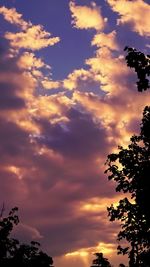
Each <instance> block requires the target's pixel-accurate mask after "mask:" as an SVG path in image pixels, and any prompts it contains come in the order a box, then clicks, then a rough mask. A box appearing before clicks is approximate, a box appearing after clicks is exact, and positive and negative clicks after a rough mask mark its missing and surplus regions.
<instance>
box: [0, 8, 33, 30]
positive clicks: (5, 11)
mask: <svg viewBox="0 0 150 267" xmlns="http://www.w3.org/2000/svg"><path fill="white" fill-rule="evenodd" d="M0 14H2V15H3V16H4V18H5V20H7V21H8V22H10V23H11V24H15V25H17V26H19V27H21V29H23V30H26V29H27V28H28V27H30V26H32V24H31V22H26V21H24V20H23V19H22V14H19V13H18V12H17V11H16V9H15V8H10V9H9V8H6V7H5V6H2V7H0Z"/></svg>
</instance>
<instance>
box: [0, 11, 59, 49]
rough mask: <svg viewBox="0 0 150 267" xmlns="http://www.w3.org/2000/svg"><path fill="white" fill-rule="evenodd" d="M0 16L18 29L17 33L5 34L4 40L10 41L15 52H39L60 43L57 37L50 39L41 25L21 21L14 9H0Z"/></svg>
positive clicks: (49, 35)
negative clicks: (25, 50)
mask: <svg viewBox="0 0 150 267" xmlns="http://www.w3.org/2000/svg"><path fill="white" fill-rule="evenodd" d="M0 14H2V15H3V16H4V18H5V20H7V21H8V22H10V23H11V24H14V25H16V26H18V27H19V28H20V31H19V32H16V33H14V32H6V33H5V38H6V39H7V40H9V41H10V44H11V47H12V48H14V49H15V51H16V50H18V49H20V48H24V49H29V50H32V51H34V50H39V49H41V48H45V47H48V46H52V45H54V44H56V43H58V42H59V41H60V38H59V37H51V33H49V32H47V31H45V30H44V29H43V26H41V25H33V24H32V23H31V22H26V21H25V20H23V18H22V15H21V14H20V13H18V12H17V11H16V9H15V8H10V9H8V8H6V7H4V6H2V7H0Z"/></svg>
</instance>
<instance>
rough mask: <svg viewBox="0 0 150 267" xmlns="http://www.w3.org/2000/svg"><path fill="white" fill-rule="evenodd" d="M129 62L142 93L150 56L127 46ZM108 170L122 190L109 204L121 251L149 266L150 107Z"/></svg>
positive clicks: (136, 265)
mask: <svg viewBox="0 0 150 267" xmlns="http://www.w3.org/2000/svg"><path fill="white" fill-rule="evenodd" d="M125 50H126V51H127V52H128V54H127V56H126V61H127V65H128V66H129V67H131V68H134V69H135V72H136V73H137V76H138V81H137V88H138V91H140V92H142V91H143V90H147V89H149V88H150V81H149V76H150V55H147V56H146V55H144V54H143V53H141V52H138V51H137V50H136V49H133V48H129V47H126V48H125ZM106 164H107V166H108V168H107V169H106V171H105V173H107V174H108V179H109V180H113V181H115V182H116V192H123V193H124V194H125V197H124V198H122V199H121V200H120V201H119V203H118V205H117V207H114V205H111V206H110V207H108V216H109V218H110V221H115V220H119V221H120V222H121V231H120V232H119V233H118V241H121V240H124V241H127V245H124V246H122V245H119V246H118V254H120V253H121V254H123V255H124V254H128V257H129V266H130V267H148V266H150V209H149V203H150V107H149V106H146V107H145V109H144V112H143V119H142V123H141V131H140V134H139V135H133V136H132V137H131V139H130V144H129V145H128V147H127V148H123V147H122V146H119V147H118V153H112V154H110V155H108V157H107V161H106Z"/></svg>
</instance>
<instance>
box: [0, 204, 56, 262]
mask: <svg viewBox="0 0 150 267" xmlns="http://www.w3.org/2000/svg"><path fill="white" fill-rule="evenodd" d="M17 211H18V208H16V207H15V208H13V209H12V210H11V211H10V213H9V215H8V217H6V218H4V217H3V216H2V217H1V219H0V266H2V267H12V266H15V267H49V266H52V264H53V260H52V258H51V257H50V256H48V255H47V254H46V253H44V252H43V251H41V250H40V244H39V243H38V242H34V241H31V243H30V244H29V245H27V244H20V242H19V241H18V240H17V239H14V238H11V232H12V230H13V227H14V225H17V224H18V223H19V218H18V215H17V214H16V213H17Z"/></svg>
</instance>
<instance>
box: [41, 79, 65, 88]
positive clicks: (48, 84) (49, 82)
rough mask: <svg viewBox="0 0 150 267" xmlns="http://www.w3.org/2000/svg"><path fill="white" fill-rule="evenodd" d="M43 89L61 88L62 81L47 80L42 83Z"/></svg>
mask: <svg viewBox="0 0 150 267" xmlns="http://www.w3.org/2000/svg"><path fill="white" fill-rule="evenodd" d="M42 85H43V88H45V89H56V88H59V87H61V85H62V83H61V82H60V81H52V80H49V79H48V78H45V79H44V80H43V81H42Z"/></svg>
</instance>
